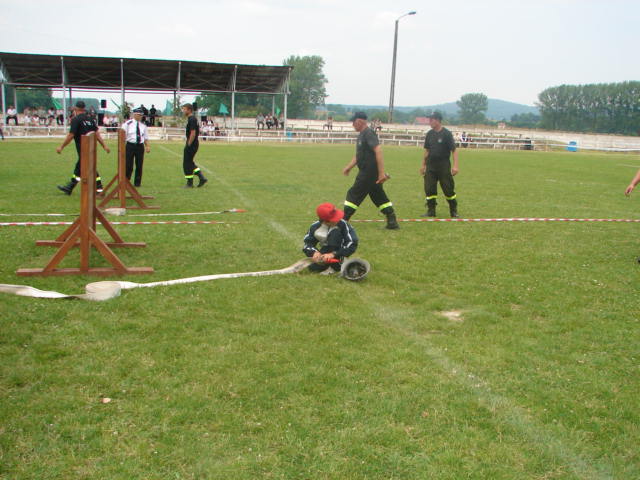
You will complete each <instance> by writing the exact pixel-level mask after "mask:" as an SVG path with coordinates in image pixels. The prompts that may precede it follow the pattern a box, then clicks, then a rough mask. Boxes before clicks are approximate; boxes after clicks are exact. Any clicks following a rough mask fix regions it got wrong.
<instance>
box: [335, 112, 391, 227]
mask: <svg viewBox="0 0 640 480" xmlns="http://www.w3.org/2000/svg"><path fill="white" fill-rule="evenodd" d="M351 122H352V123H353V128H354V129H355V130H356V132H359V133H360V135H358V141H357V144H356V154H355V155H354V157H353V158H352V159H351V162H349V163H348V164H347V166H346V167H344V169H343V170H342V173H343V174H344V175H349V172H350V171H351V170H352V169H353V167H355V166H356V165H357V166H358V170H359V172H358V175H357V176H356V179H355V181H354V183H353V186H352V187H351V188H350V189H349V191H348V192H347V199H346V200H345V201H344V219H345V220H346V221H349V219H350V218H351V217H352V216H353V214H354V213H355V212H356V210H357V209H358V207H359V206H360V204H361V203H362V202H363V201H364V199H365V198H366V197H367V195H368V196H369V197H370V198H371V201H372V202H373V203H374V204H375V206H376V207H378V209H379V210H380V211H381V212H382V213H383V214H384V215H385V216H386V217H387V225H386V228H388V229H389V230H397V229H398V228H400V225H398V220H397V219H396V214H395V211H394V210H393V204H392V203H391V201H390V200H389V197H387V194H386V193H385V191H384V188H383V187H382V184H383V183H384V182H386V181H387V180H388V179H389V175H387V174H386V173H385V171H384V159H383V156H382V147H381V146H380V141H379V140H378V136H377V135H376V134H375V132H374V131H373V130H371V128H369V126H368V125H367V114H366V113H364V112H356V113H355V114H354V115H353V117H352V118H351Z"/></svg>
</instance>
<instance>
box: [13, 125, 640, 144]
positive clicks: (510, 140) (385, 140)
mask: <svg viewBox="0 0 640 480" xmlns="http://www.w3.org/2000/svg"><path fill="white" fill-rule="evenodd" d="M238 120H243V121H242V122H240V121H238V122H237V123H238V124H240V125H242V127H244V128H236V129H227V128H224V127H223V128H222V130H220V132H219V135H213V134H209V135H207V134H206V133H203V134H202V135H201V137H200V140H201V141H202V142H213V141H215V142H224V143H298V144H303V143H325V144H353V143H355V141H356V138H357V135H358V134H357V132H355V131H354V130H353V127H352V126H351V124H349V123H347V122H341V123H335V122H334V124H333V129H332V130H327V129H326V128H323V125H324V124H323V122H321V121H314V120H294V121H291V122H289V124H288V127H289V128H288V129H287V130H286V131H285V130H281V129H279V130H275V129H271V130H268V129H259V130H258V129H256V128H255V125H254V123H255V122H253V120H252V119H238ZM221 124H222V123H221ZM245 124H246V125H245ZM392 127H393V128H391V129H389V128H383V130H382V131H380V132H378V135H379V138H380V141H381V143H382V144H383V145H397V146H408V147H419V148H422V146H423V143H424V136H425V133H426V131H427V130H428V128H427V127H422V126H406V125H392ZM2 128H3V132H4V136H5V139H8V140H10V139H25V138H33V139H37V138H39V139H44V138H62V137H64V136H65V135H66V134H67V131H68V130H67V128H65V127H59V126H50V127H48V126H31V127H25V126H13V125H9V126H6V125H5V126H3V127H2ZM451 130H452V132H453V134H454V136H455V138H456V139H457V143H458V145H459V146H460V147H463V148H470V149H473V148H485V149H486V148H489V149H496V150H549V149H565V148H567V146H568V145H569V142H576V147H577V149H578V150H599V151H615V152H640V138H638V137H623V136H617V135H596V134H593V135H589V134H572V133H569V132H539V131H518V130H515V131H505V130H498V129H496V130H485V129H480V128H468V129H466V130H465V133H466V136H467V139H468V140H467V141H464V142H463V141H461V140H460V138H461V134H462V129H460V128H458V127H451ZM100 131H101V134H102V135H103V137H104V138H105V139H115V138H116V135H117V133H116V132H117V127H114V128H108V129H107V128H105V127H101V129H100ZM149 135H150V138H151V139H152V140H164V141H184V138H185V132H184V128H182V127H153V128H149Z"/></svg>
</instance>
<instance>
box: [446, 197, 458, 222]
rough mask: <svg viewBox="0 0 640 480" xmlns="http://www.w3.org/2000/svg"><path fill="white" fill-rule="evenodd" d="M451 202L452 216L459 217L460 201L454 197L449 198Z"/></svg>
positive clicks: (450, 211) (450, 213) (450, 210)
mask: <svg viewBox="0 0 640 480" xmlns="http://www.w3.org/2000/svg"><path fill="white" fill-rule="evenodd" d="M447 202H449V215H451V218H458V217H459V216H460V215H458V201H457V200H456V199H455V198H454V199H453V200H447Z"/></svg>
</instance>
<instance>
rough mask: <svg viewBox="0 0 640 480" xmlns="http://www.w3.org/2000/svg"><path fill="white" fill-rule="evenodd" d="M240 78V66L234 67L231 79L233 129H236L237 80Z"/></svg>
mask: <svg viewBox="0 0 640 480" xmlns="http://www.w3.org/2000/svg"><path fill="white" fill-rule="evenodd" d="M237 76H238V65H235V66H234V67H233V76H232V77H231V129H232V130H234V131H235V129H236V78H237Z"/></svg>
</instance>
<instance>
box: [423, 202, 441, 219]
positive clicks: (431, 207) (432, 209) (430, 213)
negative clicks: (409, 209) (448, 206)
mask: <svg viewBox="0 0 640 480" xmlns="http://www.w3.org/2000/svg"><path fill="white" fill-rule="evenodd" d="M437 204H438V203H437V202H436V199H435V198H430V199H429V200H427V212H426V213H423V214H422V215H420V216H421V217H435V216H436V205H437Z"/></svg>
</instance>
